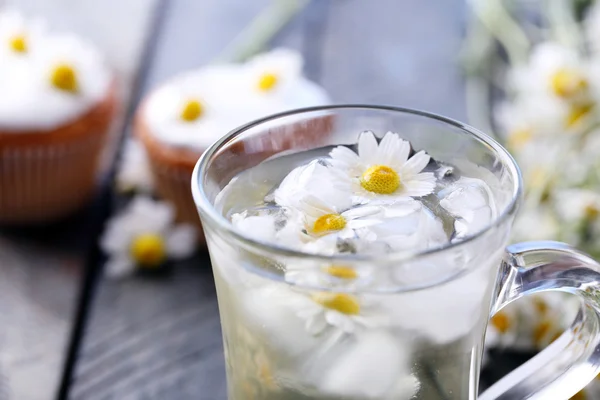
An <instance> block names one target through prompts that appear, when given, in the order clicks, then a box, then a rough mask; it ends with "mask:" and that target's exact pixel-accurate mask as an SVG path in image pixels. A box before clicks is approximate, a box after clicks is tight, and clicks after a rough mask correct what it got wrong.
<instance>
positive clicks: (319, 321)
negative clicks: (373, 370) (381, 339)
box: [296, 292, 389, 335]
mask: <svg viewBox="0 0 600 400" xmlns="http://www.w3.org/2000/svg"><path fill="white" fill-rule="evenodd" d="M306 299H307V301H304V302H303V303H299V304H298V309H297V311H296V315H297V316H298V317H299V318H301V319H303V320H304V321H305V325H304V326H305V328H306V331H307V332H308V333H310V334H311V335H319V334H321V333H322V332H323V331H325V329H327V328H328V327H332V328H334V329H335V330H336V332H338V333H339V334H340V335H341V334H343V333H349V334H352V333H355V332H356V331H357V330H358V329H360V328H374V327H378V326H385V325H387V324H389V318H388V317H387V316H386V315H385V314H384V313H383V312H382V310H380V309H379V308H378V303H377V302H374V301H370V299H367V298H365V297H362V298H361V297H358V296H355V295H352V294H348V293H335V292H317V293H312V294H311V295H310V296H308V297H306Z"/></svg>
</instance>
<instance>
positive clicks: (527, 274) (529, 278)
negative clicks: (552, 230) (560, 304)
mask: <svg viewBox="0 0 600 400" xmlns="http://www.w3.org/2000/svg"><path fill="white" fill-rule="evenodd" d="M544 291H559V292H567V293H572V294H575V295H577V296H578V297H579V298H580V299H581V300H582V307H581V308H580V310H579V313H578V314H577V317H576V318H575V321H574V322H573V324H572V325H571V327H570V328H569V329H568V330H567V331H565V332H564V333H563V334H562V335H561V336H560V337H559V338H558V339H557V340H555V341H554V342H553V343H552V344H550V346H548V347H547V348H546V349H544V350H543V351H541V352H540V353H539V354H538V355H537V356H535V357H533V358H532V359H531V360H530V361H528V362H526V363H525V364H523V365H522V366H520V367H519V368H517V369H516V370H514V371H512V372H511V373H509V374H508V375H507V376H506V377H504V378H502V379H501V380H500V381H498V382H497V383H496V384H494V385H493V386H491V387H490V388H489V389H488V390H486V391H485V392H483V393H482V394H481V395H480V396H479V400H496V399H497V400H509V399H535V400H541V399H546V400H548V399H553V400H563V399H565V400H566V399H569V398H571V397H572V396H574V395H575V394H576V393H577V392H578V391H580V390H581V389H583V388H584V387H585V386H586V385H587V384H588V383H589V382H590V381H592V379H594V378H595V377H596V376H597V375H598V373H600V264H598V263H597V262H596V261H594V260H593V259H592V258H591V257H590V256H588V255H587V254H584V253H581V252H579V251H577V250H575V249H574V248H572V247H570V246H568V245H566V244H564V243H558V242H549V241H548V242H527V243H519V244H515V245H511V246H509V247H508V248H507V254H506V255H505V257H504V260H503V262H502V266H501V268H500V271H499V275H498V280H497V283H496V297H495V298H496V301H495V303H494V304H493V306H492V310H491V314H492V315H493V314H494V313H496V312H497V311H499V310H500V309H502V307H504V306H506V305H507V304H508V303H510V302H511V301H513V300H516V299H518V298H520V297H522V296H526V295H529V294H533V293H539V292H544Z"/></svg>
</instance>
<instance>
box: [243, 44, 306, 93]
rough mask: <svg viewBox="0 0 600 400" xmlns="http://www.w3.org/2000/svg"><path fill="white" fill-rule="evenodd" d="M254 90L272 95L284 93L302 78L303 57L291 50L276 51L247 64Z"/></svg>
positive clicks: (261, 55) (256, 57) (259, 56)
mask: <svg viewBox="0 0 600 400" xmlns="http://www.w3.org/2000/svg"><path fill="white" fill-rule="evenodd" d="M246 67H247V68H248V73H249V74H250V82H251V83H252V85H253V89H254V90H255V91H256V92H258V93H261V94H264V95H270V94H273V93H279V92H281V91H284V90H285V88H286V87H288V86H289V85H290V84H292V83H294V82H295V81H296V80H297V79H300V78H301V74H302V57H301V55H300V54H299V53H297V52H295V51H293V50H289V49H282V48H280V49H275V50H272V51H270V52H268V53H264V54H259V55H257V56H255V57H254V58H252V59H251V60H249V61H248V62H247V63H246Z"/></svg>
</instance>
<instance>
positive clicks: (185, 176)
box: [134, 105, 333, 245]
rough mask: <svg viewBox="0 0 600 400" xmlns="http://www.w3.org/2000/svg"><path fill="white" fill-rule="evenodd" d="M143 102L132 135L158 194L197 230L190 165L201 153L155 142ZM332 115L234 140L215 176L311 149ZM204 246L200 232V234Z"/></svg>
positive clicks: (229, 174) (328, 129)
mask: <svg viewBox="0 0 600 400" xmlns="http://www.w3.org/2000/svg"><path fill="white" fill-rule="evenodd" d="M142 110H143V105H142V107H141V108H140V110H138V112H137V117H136V121H135V129H134V131H135V135H136V136H137V137H138V138H139V139H140V140H141V142H142V143H143V144H144V147H145V148H146V150H147V153H148V158H149V160H150V165H151V169H152V174H153V177H154V180H155V184H156V189H157V192H158V195H159V196H160V197H162V198H163V199H165V200H167V201H169V202H171V203H172V204H173V205H174V206H175V208H176V210H177V217H178V220H180V221H182V222H188V223H192V224H194V225H196V226H197V227H199V229H200V230H201V231H200V232H201V233H202V224H201V223H200V218H199V216H198V210H197V208H196V205H195V203H194V200H193V198H192V191H191V180H192V172H193V170H194V166H195V164H196V162H197V161H198V158H200V156H201V155H202V153H201V152H197V151H193V150H190V149H184V148H177V147H173V146H169V145H168V144H164V143H162V142H160V141H158V140H157V139H156V138H155V137H154V135H153V134H152V132H151V131H150V128H149V127H148V126H147V124H146V122H145V121H144V119H143V117H142ZM332 126H333V117H332V116H331V115H324V116H323V117H317V118H313V119H311V120H309V121H303V122H299V123H297V124H293V125H288V126H285V127H274V128H271V129H269V132H268V134H267V135H263V136H261V137H260V138H250V139H245V140H243V141H239V142H237V143H234V144H233V145H232V146H230V147H229V148H228V150H227V151H228V152H230V154H229V157H227V156H228V155H227V154H223V155H222V156H221V158H222V159H223V160H224V163H223V166H222V168H221V167H219V166H218V165H215V166H214V167H215V168H219V169H222V170H223V172H222V173H221V172H219V176H220V177H221V178H222V181H223V182H228V181H229V180H230V179H231V178H233V176H235V175H236V174H237V173H239V172H241V171H242V170H244V169H248V168H250V167H252V166H254V165H257V164H259V163H260V162H262V161H264V160H265V159H267V158H269V157H270V156H272V155H274V154H277V153H279V152H281V151H284V150H289V149H295V150H296V149H297V150H298V151H300V150H301V149H303V148H314V147H315V146H316V145H318V144H319V143H321V142H322V141H323V139H324V137H326V136H327V135H328V134H329V133H331V131H332ZM200 237H201V243H202V244H203V245H204V244H205V243H206V242H205V239H204V235H203V234H202V235H200Z"/></svg>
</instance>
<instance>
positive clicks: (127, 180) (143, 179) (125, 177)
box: [116, 139, 154, 193]
mask: <svg viewBox="0 0 600 400" xmlns="http://www.w3.org/2000/svg"><path fill="white" fill-rule="evenodd" d="M116 184H117V189H118V190H119V191H121V192H132V191H137V192H143V193H151V192H152V190H154V182H153V179H152V172H151V170H150V163H149V160H148V154H147V153H146V149H144V147H143V146H142V145H141V144H140V143H139V142H138V141H137V140H135V139H129V140H127V142H126V143H125V146H124V148H123V158H122V159H121V164H120V165H119V169H118V170H117V176H116Z"/></svg>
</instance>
